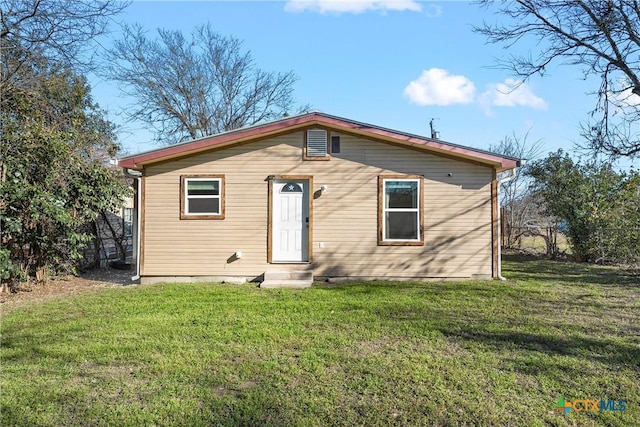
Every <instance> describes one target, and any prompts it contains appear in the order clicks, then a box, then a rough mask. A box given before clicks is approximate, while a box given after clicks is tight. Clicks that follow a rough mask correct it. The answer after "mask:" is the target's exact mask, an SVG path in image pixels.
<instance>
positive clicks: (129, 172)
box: [123, 168, 142, 281]
mask: <svg viewBox="0 0 640 427" xmlns="http://www.w3.org/2000/svg"><path fill="white" fill-rule="evenodd" d="M123 171H124V174H125V176H127V177H128V178H132V179H134V180H135V181H136V198H137V199H138V200H137V202H136V217H135V218H136V234H135V239H136V244H135V251H136V252H135V253H136V275H135V276H133V277H132V278H131V280H133V281H135V280H138V279H140V247H141V242H140V233H141V226H140V223H141V221H140V206H141V205H140V203H141V202H142V195H141V193H142V182H141V178H142V172H140V171H137V170H133V169H126V168H125V169H123Z"/></svg>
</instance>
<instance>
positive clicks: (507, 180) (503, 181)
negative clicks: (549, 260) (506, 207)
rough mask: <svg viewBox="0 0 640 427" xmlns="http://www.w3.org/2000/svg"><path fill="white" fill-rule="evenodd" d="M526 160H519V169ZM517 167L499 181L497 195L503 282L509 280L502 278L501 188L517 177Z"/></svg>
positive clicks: (500, 278)
mask: <svg viewBox="0 0 640 427" xmlns="http://www.w3.org/2000/svg"><path fill="white" fill-rule="evenodd" d="M525 163H526V160H519V161H518V163H517V167H519V166H524V165H525ZM517 167H516V168H514V169H510V170H509V172H511V173H510V174H509V176H506V177H504V178H502V179H500V180H498V194H496V196H497V199H498V279H499V280H502V281H506V280H507V279H506V278H505V277H503V276H502V235H501V234H500V232H501V230H502V216H501V215H502V209H500V187H501V186H502V184H504V183H505V182H509V181H511V180H513V179H515V177H516V176H517Z"/></svg>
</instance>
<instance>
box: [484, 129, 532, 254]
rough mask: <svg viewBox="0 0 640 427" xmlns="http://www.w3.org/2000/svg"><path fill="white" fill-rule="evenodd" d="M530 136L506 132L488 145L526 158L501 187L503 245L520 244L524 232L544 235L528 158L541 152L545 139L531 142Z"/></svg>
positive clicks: (525, 233) (506, 153)
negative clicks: (531, 188) (533, 195)
mask: <svg viewBox="0 0 640 427" xmlns="http://www.w3.org/2000/svg"><path fill="white" fill-rule="evenodd" d="M528 136H529V132H527V133H526V134H525V135H524V137H518V136H517V135H516V134H515V133H514V134H513V135H511V136H509V135H507V136H505V137H504V138H503V139H502V140H501V141H500V142H499V143H498V144H496V145H490V146H489V151H492V152H494V153H499V154H503V155H506V156H510V157H515V158H517V159H523V160H525V162H523V163H524V164H523V165H522V166H521V167H520V168H518V173H517V174H516V175H515V176H514V177H513V178H512V179H510V180H507V181H504V182H503V183H502V184H501V188H500V205H501V206H502V212H501V218H502V223H503V224H502V225H503V227H502V228H503V234H502V236H503V245H504V246H505V247H507V248H513V247H515V246H517V245H518V244H519V243H520V241H521V238H522V237H523V236H527V235H541V233H540V224H539V222H540V221H539V219H540V215H539V209H538V207H537V206H536V205H535V203H534V202H535V200H534V199H533V198H532V197H531V192H530V191H529V181H530V179H529V177H528V176H527V174H526V172H527V168H528V166H527V163H526V161H529V160H533V159H535V158H537V157H538V156H539V155H540V153H541V151H542V140H537V141H535V142H529V141H528ZM500 178H502V177H500Z"/></svg>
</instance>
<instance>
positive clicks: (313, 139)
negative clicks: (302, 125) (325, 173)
mask: <svg viewBox="0 0 640 427" xmlns="http://www.w3.org/2000/svg"><path fill="white" fill-rule="evenodd" d="M327 134H328V132H327V131H326V130H324V129H309V130H307V132H306V133H305V144H304V159H305V160H329V154H328V152H327V145H328V144H327Z"/></svg>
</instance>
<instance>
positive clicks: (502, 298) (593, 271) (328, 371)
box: [0, 259, 640, 426]
mask: <svg viewBox="0 0 640 427" xmlns="http://www.w3.org/2000/svg"><path fill="white" fill-rule="evenodd" d="M505 276H507V277H509V278H512V280H511V281H510V282H508V283H501V282H491V281H481V282H446V283H404V282H403V283H385V282H367V283H357V284H350V285H341V286H335V287H326V286H325V287H322V286H317V287H313V288H310V289H306V290H261V289H258V288H256V287H255V286H252V285H243V286H226V285H218V284H216V285H207V284H197V285H185V284H168V285H153V286H136V287H128V288H123V289H107V290H104V291H100V292H95V293H87V294H83V295H80V296H74V297H64V298H60V299H57V300H54V301H49V302H47V303H40V304H32V305H29V306H22V307H19V308H16V309H14V310H12V311H11V312H9V313H6V314H5V315H4V316H3V319H2V342H1V344H2V348H1V349H0V355H1V362H2V376H1V380H0V385H1V386H2V389H1V397H0V399H1V401H0V402H1V410H2V412H1V418H0V424H1V425H2V426H11V425H20V426H23V425H29V426H62V425H65V426H75V425H77V426H92V425H96V426H99V425H109V426H110V425H117V426H126V425H130V426H139V425H184V426H198V425H230V426H231V425H233V426H235V425H278V426H280V425H284V426H314V425H317V426H325V425H345V426H346V425H349V426H351V425H366V426H376V425H381V426H382V425H385V426H386V425H410V426H414V425H425V426H438V425H451V426H454V425H455V426H458V425H487V426H494V425H513V426H524V425H527V426H535V425H558V426H564V425H569V426H571V425H578V426H583V425H585V426H589V425H611V426H630V425H640V383H639V381H640V380H639V378H640V314H639V313H640V285H639V282H640V278H639V277H638V276H634V275H633V274H632V273H631V272H625V271H622V270H618V269H613V268H602V267H589V266H584V265H575V264H565V263H554V262H549V261H540V260H530V259H519V260H513V261H506V262H505ZM561 396H562V397H564V398H565V399H567V400H575V399H594V400H599V399H616V400H617V399H625V400H626V401H627V405H626V406H627V409H626V411H623V412H610V411H600V412H588V413H587V412H576V411H571V412H570V413H569V414H568V415H566V416H563V415H561V414H560V413H558V412H556V411H554V406H555V403H556V402H557V400H558V398H559V397H561Z"/></svg>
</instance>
